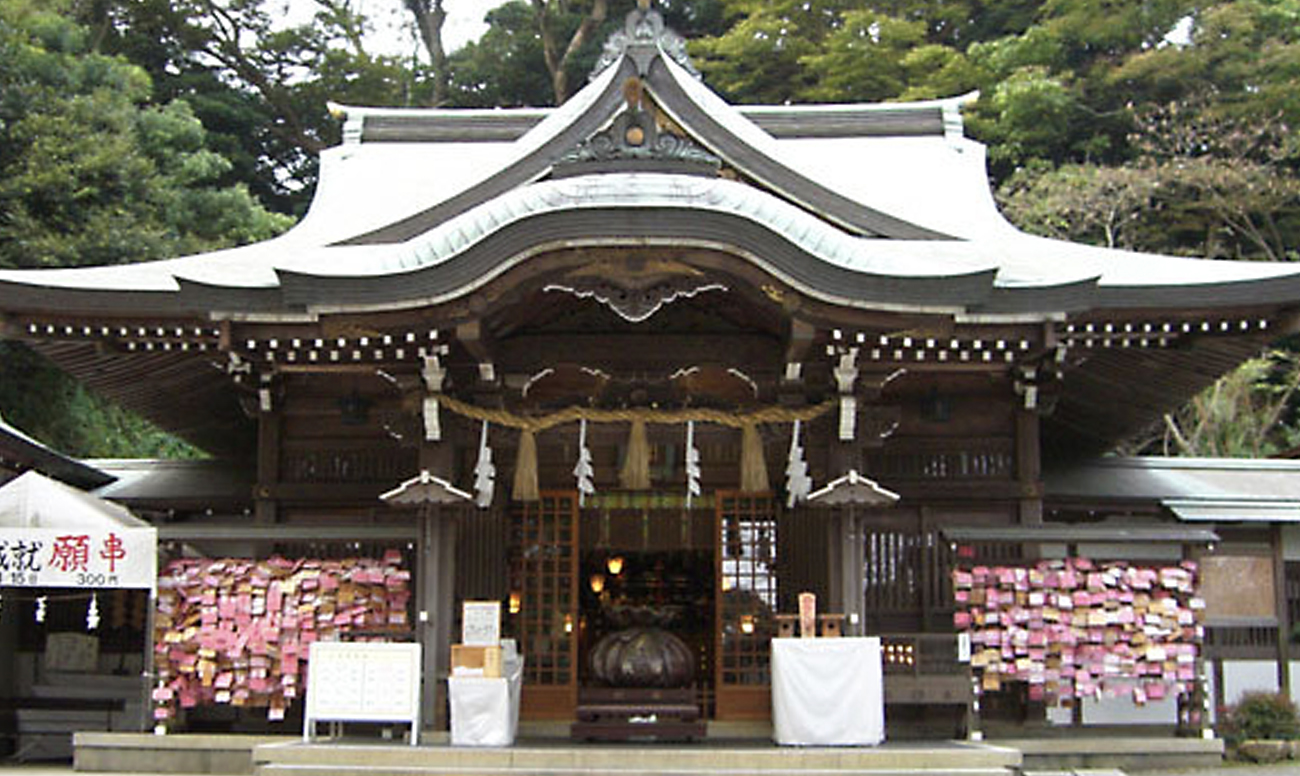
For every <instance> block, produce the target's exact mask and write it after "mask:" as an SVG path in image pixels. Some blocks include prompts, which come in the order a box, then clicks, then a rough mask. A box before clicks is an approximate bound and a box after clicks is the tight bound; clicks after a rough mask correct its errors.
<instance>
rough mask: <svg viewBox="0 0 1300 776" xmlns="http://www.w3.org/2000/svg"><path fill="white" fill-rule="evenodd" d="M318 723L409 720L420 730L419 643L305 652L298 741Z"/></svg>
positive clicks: (329, 646) (333, 645)
mask: <svg viewBox="0 0 1300 776" xmlns="http://www.w3.org/2000/svg"><path fill="white" fill-rule="evenodd" d="M319 721H334V722H409V723H411V745H412V746H414V745H416V744H417V743H418V738H419V730H420V645H419V644H407V643H402V644H372V643H357V644H350V643H343V642H334V641H317V642H315V643H313V644H312V645H311V649H310V651H309V652H308V654H307V710H306V713H305V714H304V716H303V739H304V740H310V739H311V733H312V728H313V726H314V725H315V723H316V722H319Z"/></svg>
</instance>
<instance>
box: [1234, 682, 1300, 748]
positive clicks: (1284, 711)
mask: <svg viewBox="0 0 1300 776" xmlns="http://www.w3.org/2000/svg"><path fill="white" fill-rule="evenodd" d="M1216 727H1217V729H1218V731H1219V734H1220V735H1222V736H1223V737H1224V739H1225V740H1226V741H1227V742H1228V743H1230V744H1239V743H1241V742H1242V741H1278V740H1291V739H1296V738H1300V717H1297V713H1296V706H1295V704H1294V703H1292V702H1291V701H1290V700H1289V699H1288V698H1287V697H1286V696H1285V695H1282V694H1281V693H1266V692H1248V693H1245V694H1244V695H1242V696H1241V700H1240V701H1238V703H1237V705H1235V706H1230V707H1228V709H1227V710H1226V711H1225V712H1224V713H1223V714H1222V715H1221V718H1220V720H1219V723H1218V725H1216Z"/></svg>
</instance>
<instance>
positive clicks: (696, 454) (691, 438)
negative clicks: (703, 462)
mask: <svg viewBox="0 0 1300 776" xmlns="http://www.w3.org/2000/svg"><path fill="white" fill-rule="evenodd" d="M698 495H700V451H699V450H697V449H696V448H695V421H693V420H691V421H687V423H686V508H687V509H690V508H691V501H692V500H693V499H694V498H695V497H696V496H698Z"/></svg>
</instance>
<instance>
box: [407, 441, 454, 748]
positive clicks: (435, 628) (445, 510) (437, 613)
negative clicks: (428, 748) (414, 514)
mask: <svg viewBox="0 0 1300 776" xmlns="http://www.w3.org/2000/svg"><path fill="white" fill-rule="evenodd" d="M453 450H454V447H453V444H452V443H451V442H450V441H443V442H441V443H437V444H433V443H426V444H425V445H423V446H422V447H421V448H420V468H422V469H427V470H429V471H430V472H433V473H434V474H436V475H438V476H441V477H446V478H448V479H450V478H451V477H452V476H454V472H453V471H452V463H453V458H454V456H453ZM459 512H460V509H459V508H458V507H438V506H432V505H431V506H429V507H426V508H424V509H422V510H421V511H420V513H419V516H418V518H417V519H418V520H420V521H421V525H420V561H419V568H418V570H417V573H416V585H417V591H416V609H417V611H418V613H419V614H418V617H417V622H416V625H417V628H418V630H417V634H416V635H417V637H418V638H419V640H420V644H421V645H422V646H423V648H424V650H423V651H424V656H423V662H424V665H423V666H422V667H421V668H422V672H423V675H424V684H423V688H422V690H421V693H420V718H421V719H423V720H424V721H425V722H424V724H425V726H427V727H431V728H433V729H434V730H444V729H446V727H447V722H448V720H447V713H446V712H447V703H446V697H447V682H446V680H447V675H448V674H449V673H450V666H451V639H452V633H451V626H452V622H453V621H454V620H455V617H456V612H455V606H456V593H455V579H456V577H455V574H456V541H457V531H456V520H457V517H458V514H459Z"/></svg>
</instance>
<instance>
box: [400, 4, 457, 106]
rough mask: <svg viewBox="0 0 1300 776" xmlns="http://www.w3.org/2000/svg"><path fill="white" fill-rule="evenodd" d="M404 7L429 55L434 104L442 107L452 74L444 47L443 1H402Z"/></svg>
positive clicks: (444, 13) (445, 12) (444, 10)
mask: <svg viewBox="0 0 1300 776" xmlns="http://www.w3.org/2000/svg"><path fill="white" fill-rule="evenodd" d="M402 5H403V6H405V8H406V10H407V11H409V12H410V14H411V18H412V19H413V20H414V21H415V29H416V31H417V32H418V33H419V35H420V42H422V43H423V44H424V50H425V51H426V52H427V53H428V55H429V63H430V67H431V70H432V76H433V95H432V102H433V104H434V105H442V104H443V103H445V102H446V101H447V95H448V90H449V88H450V83H451V73H450V72H449V71H448V69H447V50H446V49H445V48H443V45H442V26H443V24H444V23H446V21H447V11H446V9H444V8H443V7H442V0H402Z"/></svg>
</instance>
